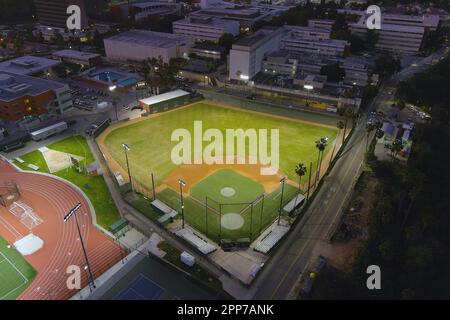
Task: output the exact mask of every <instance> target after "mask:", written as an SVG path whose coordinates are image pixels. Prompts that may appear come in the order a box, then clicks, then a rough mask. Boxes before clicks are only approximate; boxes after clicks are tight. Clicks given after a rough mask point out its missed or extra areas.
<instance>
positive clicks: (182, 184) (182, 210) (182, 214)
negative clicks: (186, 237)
mask: <svg viewBox="0 0 450 320" xmlns="http://www.w3.org/2000/svg"><path fill="white" fill-rule="evenodd" d="M178 184H179V185H180V197H181V218H182V219H183V224H182V229H184V199H183V187H185V186H186V182H185V181H184V180H183V179H178Z"/></svg>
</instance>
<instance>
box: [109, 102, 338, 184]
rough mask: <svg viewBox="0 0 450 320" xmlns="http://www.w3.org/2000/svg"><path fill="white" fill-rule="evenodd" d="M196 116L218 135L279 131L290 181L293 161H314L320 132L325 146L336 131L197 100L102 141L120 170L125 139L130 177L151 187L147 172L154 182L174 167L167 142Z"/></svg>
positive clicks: (283, 166)
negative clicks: (175, 131)
mask: <svg viewBox="0 0 450 320" xmlns="http://www.w3.org/2000/svg"><path fill="white" fill-rule="evenodd" d="M196 120H202V121H203V130H207V129H210V128H217V129H219V130H220V131H221V132H222V133H224V132H225V130H226V129H238V128H242V129H244V130H245V129H251V128H253V129H256V130H258V129H268V130H270V129H279V130H280V170H281V171H282V172H283V173H284V174H285V175H287V176H288V177H289V178H290V179H292V180H294V181H296V180H297V177H296V175H295V172H294V170H295V166H296V164H297V163H299V162H303V163H305V164H306V165H307V166H308V164H309V163H310V162H311V161H312V162H313V164H315V162H316V161H317V150H316V147H315V141H316V140H318V139H320V138H321V137H324V136H327V137H329V139H330V140H329V141H330V142H329V146H328V150H330V149H331V148H332V144H333V141H334V140H335V138H336V136H337V129H334V128H331V127H320V126H316V125H314V124H309V123H301V122H297V121H293V120H292V121H291V120H287V119H280V118H276V117H273V116H270V115H264V114H255V113H250V112H246V111H244V110H242V111H241V110H237V109H228V108H222V107H217V106H213V105H208V104H205V103H197V104H195V105H192V106H189V107H187V108H183V109H179V110H176V111H173V112H167V113H164V114H161V115H159V116H157V117H154V118H151V119H148V120H144V121H141V122H137V123H134V124H130V125H128V126H125V127H121V128H118V129H116V130H113V131H112V132H110V133H109V134H108V135H107V137H106V139H105V145H106V147H107V148H108V150H109V151H110V153H111V155H112V156H113V157H114V159H115V160H116V161H117V162H118V163H119V164H120V165H121V166H122V168H125V167H126V165H125V155H124V151H123V147H122V143H127V144H128V145H129V146H130V148H131V150H130V152H129V159H130V168H131V173H132V175H133V177H134V179H135V180H137V181H139V182H140V183H142V184H143V185H144V186H147V187H148V188H150V186H151V178H150V172H154V173H155V179H156V184H157V185H158V184H160V183H161V182H162V181H163V180H164V178H165V177H167V175H168V174H169V173H170V172H171V171H172V170H174V169H175V168H176V167H177V166H176V165H175V164H173V163H172V161H171V151H172V149H173V147H174V146H175V145H176V144H177V143H176V142H172V141H171V135H172V132H173V130H175V129H178V128H185V129H188V130H189V131H190V132H191V134H192V135H193V125H194V121H196ZM205 145H206V144H205Z"/></svg>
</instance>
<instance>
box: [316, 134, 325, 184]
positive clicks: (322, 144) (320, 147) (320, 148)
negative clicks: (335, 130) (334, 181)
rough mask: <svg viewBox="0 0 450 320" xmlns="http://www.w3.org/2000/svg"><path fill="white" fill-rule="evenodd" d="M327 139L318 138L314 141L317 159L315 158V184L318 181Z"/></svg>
mask: <svg viewBox="0 0 450 320" xmlns="http://www.w3.org/2000/svg"><path fill="white" fill-rule="evenodd" d="M327 144H328V139H327V138H320V140H318V141H316V149H317V150H318V153H319V154H318V157H317V170H316V174H317V175H316V179H315V184H316V183H318V181H319V179H320V169H321V167H322V160H323V153H324V151H325V149H326V147H327Z"/></svg>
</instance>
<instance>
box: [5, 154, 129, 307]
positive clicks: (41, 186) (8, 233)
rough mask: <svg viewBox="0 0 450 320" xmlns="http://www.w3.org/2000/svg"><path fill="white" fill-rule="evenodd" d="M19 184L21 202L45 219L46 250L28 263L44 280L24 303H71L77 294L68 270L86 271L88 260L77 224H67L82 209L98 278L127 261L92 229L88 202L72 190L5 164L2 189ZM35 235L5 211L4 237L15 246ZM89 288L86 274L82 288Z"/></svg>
mask: <svg viewBox="0 0 450 320" xmlns="http://www.w3.org/2000/svg"><path fill="white" fill-rule="evenodd" d="M9 181H14V182H16V183H17V184H18V185H19V189H20V191H21V193H22V198H21V201H22V202H24V203H26V204H27V205H29V206H30V207H32V208H33V209H34V211H35V212H36V213H37V214H38V215H39V217H41V219H43V221H44V222H43V223H42V224H40V225H39V226H37V227H36V228H34V229H33V230H32V231H33V234H35V235H37V236H38V237H40V238H41V239H42V240H44V247H43V248H42V249H40V250H39V251H37V252H35V253H33V254H32V255H29V256H25V259H26V260H27V261H28V262H29V263H30V264H31V265H32V266H33V267H34V268H35V269H36V270H37V272H38V274H37V276H36V278H35V279H34V281H33V282H32V283H31V285H30V286H29V287H28V288H27V289H26V290H25V291H24V292H23V293H22V294H21V296H20V297H19V299H25V300H40V299H46V300H47V299H58V300H60V299H68V298H70V297H71V296H73V295H74V294H75V293H76V291H74V290H69V289H68V288H67V285H66V280H67V276H68V275H67V273H66V270H67V267H68V266H69V265H78V266H80V267H81V268H82V270H83V266H84V264H85V263H84V256H83V251H82V249H81V243H80V240H79V238H78V233H77V228H76V224H75V220H74V219H71V220H69V221H68V222H64V221H63V217H64V215H65V214H66V213H67V212H68V211H69V210H70V209H71V208H73V207H74V206H75V205H76V204H77V203H81V204H82V207H81V209H80V211H79V212H78V221H79V223H80V227H81V233H82V235H83V240H84V241H85V244H86V249H87V255H88V258H89V263H90V265H91V270H92V272H93V275H94V278H97V277H98V276H100V275H101V274H102V273H104V272H105V271H106V270H107V269H109V268H110V267H111V266H113V265H114V264H115V263H117V262H118V261H120V260H121V258H122V257H123V256H124V254H125V252H124V251H123V250H122V249H121V248H120V247H119V246H118V245H117V244H116V243H115V242H114V241H113V240H111V239H110V238H109V237H107V236H106V235H104V234H103V233H101V232H100V231H99V230H98V229H96V228H95V227H94V226H93V225H92V219H91V212H90V209H89V206H88V203H87V201H86V199H85V198H84V197H83V196H82V195H81V194H80V193H79V192H78V191H77V190H76V189H74V188H73V187H72V186H70V185H69V184H67V183H65V182H63V181H61V180H58V179H55V178H52V177H49V176H44V175H40V174H35V173H31V172H30V173H29V172H20V171H18V170H17V169H16V168H15V167H14V166H12V165H11V164H9V163H8V162H5V161H3V160H2V159H0V184H3V183H4V182H9ZM29 232H30V231H29V230H28V228H26V227H25V226H24V225H23V224H22V223H21V222H20V221H19V220H18V219H17V218H16V217H15V216H14V215H13V214H11V213H10V212H9V211H8V210H7V208H4V207H2V206H0V235H1V236H2V237H3V238H5V239H6V240H7V241H8V242H10V243H13V242H15V241H16V240H18V239H20V238H21V237H23V236H25V235H27V234H28V233H29ZM86 285H87V276H86V274H85V272H84V271H83V274H82V286H83V287H84V286H86Z"/></svg>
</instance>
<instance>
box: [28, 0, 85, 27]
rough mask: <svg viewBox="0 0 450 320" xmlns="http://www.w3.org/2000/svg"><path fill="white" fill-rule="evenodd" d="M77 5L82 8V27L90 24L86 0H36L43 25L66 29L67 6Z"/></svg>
mask: <svg viewBox="0 0 450 320" xmlns="http://www.w3.org/2000/svg"><path fill="white" fill-rule="evenodd" d="M70 5H77V6H79V7H80V9H81V28H86V27H87V26H88V19H87V15H86V7H85V3H84V0H34V6H35V8H36V13H37V16H38V19H39V22H40V23H41V24H42V25H45V26H49V27H56V28H61V29H64V28H66V26H67V18H68V17H69V15H68V14H67V8H68V7H69V6H70Z"/></svg>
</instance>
